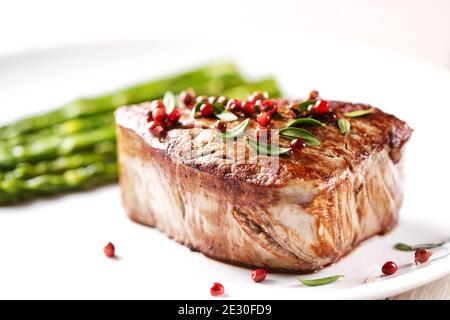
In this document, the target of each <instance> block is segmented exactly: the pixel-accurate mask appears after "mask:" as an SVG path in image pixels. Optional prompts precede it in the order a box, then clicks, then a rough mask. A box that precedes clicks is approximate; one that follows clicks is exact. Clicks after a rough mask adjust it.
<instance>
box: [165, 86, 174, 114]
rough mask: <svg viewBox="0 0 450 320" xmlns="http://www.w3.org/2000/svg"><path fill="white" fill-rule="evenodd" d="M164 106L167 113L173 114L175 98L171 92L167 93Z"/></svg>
mask: <svg viewBox="0 0 450 320" xmlns="http://www.w3.org/2000/svg"><path fill="white" fill-rule="evenodd" d="M163 103H164V106H165V107H166V110H167V112H171V111H172V110H173V108H175V96H174V94H173V93H172V92H171V91H167V92H166V94H165V95H164V98H163Z"/></svg>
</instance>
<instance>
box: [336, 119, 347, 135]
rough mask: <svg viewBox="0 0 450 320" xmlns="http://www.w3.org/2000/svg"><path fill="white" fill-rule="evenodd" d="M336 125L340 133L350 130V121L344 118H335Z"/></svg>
mask: <svg viewBox="0 0 450 320" xmlns="http://www.w3.org/2000/svg"><path fill="white" fill-rule="evenodd" d="M337 125H338V128H339V131H341V133H342V134H346V133H347V132H349V131H350V122H349V121H348V120H347V119H345V118H339V119H338V120H337Z"/></svg>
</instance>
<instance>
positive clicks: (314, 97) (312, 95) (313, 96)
mask: <svg viewBox="0 0 450 320" xmlns="http://www.w3.org/2000/svg"><path fill="white" fill-rule="evenodd" d="M317 98H319V91H317V90H311V91H310V93H309V100H317Z"/></svg>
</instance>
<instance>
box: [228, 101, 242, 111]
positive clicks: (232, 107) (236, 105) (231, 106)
mask: <svg viewBox="0 0 450 320" xmlns="http://www.w3.org/2000/svg"><path fill="white" fill-rule="evenodd" d="M227 110H228V111H231V112H233V113H237V112H239V111H241V101H239V100H238V99H231V100H228V103H227Z"/></svg>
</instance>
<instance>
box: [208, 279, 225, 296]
mask: <svg viewBox="0 0 450 320" xmlns="http://www.w3.org/2000/svg"><path fill="white" fill-rule="evenodd" d="M209 291H210V292H211V295H212V296H214V297H220V296H223V294H224V293H225V288H224V287H223V285H221V284H220V283H217V282H216V283H214V284H213V286H212V287H211V289H210V290H209Z"/></svg>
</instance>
